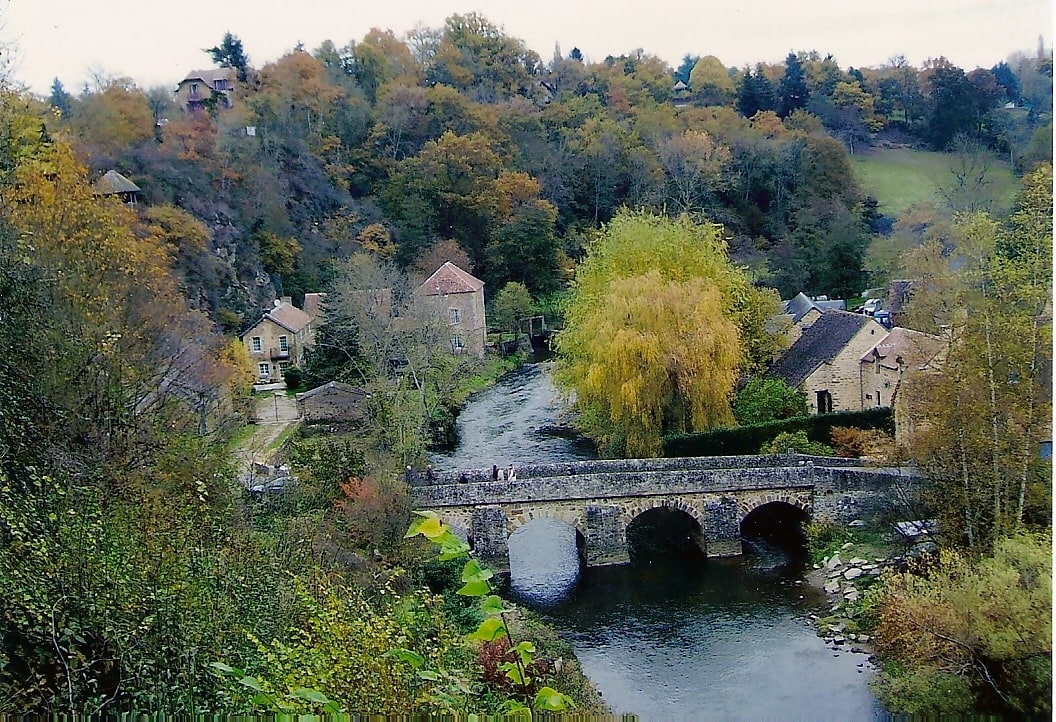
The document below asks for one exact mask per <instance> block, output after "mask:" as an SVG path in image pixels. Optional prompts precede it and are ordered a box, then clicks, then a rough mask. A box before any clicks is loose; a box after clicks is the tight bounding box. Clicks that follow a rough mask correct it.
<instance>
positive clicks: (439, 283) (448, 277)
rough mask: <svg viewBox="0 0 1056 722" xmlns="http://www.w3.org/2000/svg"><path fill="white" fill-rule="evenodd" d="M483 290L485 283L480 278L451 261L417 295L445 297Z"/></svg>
mask: <svg viewBox="0 0 1056 722" xmlns="http://www.w3.org/2000/svg"><path fill="white" fill-rule="evenodd" d="M483 288H484V282H483V281H481V280H480V279H479V278H474V277H473V276H471V275H470V274H468V273H466V272H465V271H463V270H462V269H461V268H459V267H458V266H456V265H455V264H453V263H451V261H445V262H444V265H442V266H440V268H438V269H436V272H435V273H434V274H433V275H431V276H429V278H427V279H425V281H424V282H423V283H422V285H421V286H419V287H418V289H417V290H416V291H415V293H416V294H418V295H420V296H445V295H447V294H449V293H476V292H477V291H479V290H481V289H483Z"/></svg>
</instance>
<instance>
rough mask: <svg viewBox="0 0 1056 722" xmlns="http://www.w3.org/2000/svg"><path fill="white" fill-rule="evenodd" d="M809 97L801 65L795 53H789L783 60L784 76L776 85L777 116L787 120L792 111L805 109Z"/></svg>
mask: <svg viewBox="0 0 1056 722" xmlns="http://www.w3.org/2000/svg"><path fill="white" fill-rule="evenodd" d="M809 97H810V91H809V90H808V89H807V81H806V78H805V77H804V74H803V63H801V62H799V56H797V55H796V54H795V53H789V54H788V57H787V58H785V74H784V76H783V77H782V78H781V81H780V82H779V83H778V84H777V114H778V115H779V116H780V117H782V118H787V117H788V116H790V115H791V114H792V111H794V110H798V109H799V108H802V107H805V106H806V104H807V99H808V98H809Z"/></svg>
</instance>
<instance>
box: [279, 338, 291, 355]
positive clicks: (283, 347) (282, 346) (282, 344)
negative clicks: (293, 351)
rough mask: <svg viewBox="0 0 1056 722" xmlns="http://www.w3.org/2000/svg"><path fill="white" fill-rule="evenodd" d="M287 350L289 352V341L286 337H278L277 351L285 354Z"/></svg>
mask: <svg viewBox="0 0 1056 722" xmlns="http://www.w3.org/2000/svg"><path fill="white" fill-rule="evenodd" d="M289 350H290V341H289V339H288V338H287V337H286V336H279V351H283V352H286V351H289Z"/></svg>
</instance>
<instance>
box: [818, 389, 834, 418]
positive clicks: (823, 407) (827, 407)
mask: <svg viewBox="0 0 1056 722" xmlns="http://www.w3.org/2000/svg"><path fill="white" fill-rule="evenodd" d="M817 397H818V413H819V414H831V413H832V394H830V393H829V392H828V391H818V392H817Z"/></svg>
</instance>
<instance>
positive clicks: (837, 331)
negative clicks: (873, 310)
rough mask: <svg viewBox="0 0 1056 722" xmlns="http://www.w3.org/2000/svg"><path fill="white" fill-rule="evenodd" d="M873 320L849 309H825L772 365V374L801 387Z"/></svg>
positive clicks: (790, 384) (789, 383) (791, 384)
mask: <svg viewBox="0 0 1056 722" xmlns="http://www.w3.org/2000/svg"><path fill="white" fill-rule="evenodd" d="M870 321H872V319H871V318H869V317H868V316H862V315H861V314H857V313H848V312H847V311H826V312H824V313H823V314H821V317H820V318H819V319H818V320H817V321H815V322H814V323H813V325H811V326H808V327H807V328H805V329H803V333H802V334H801V335H800V337H799V338H798V339H796V342H795V343H794V344H792V346H791V347H789V349H788V351H785V353H784V355H783V356H782V357H781V358H780V359H778V360H777V363H775V364H774V365H773V366H772V367H771V368H770V375H771V376H776V377H777V378H779V379H782V380H783V381H785V383H787V384H788V385H789V386H799V385H800V384H801V383H803V382H804V381H805V380H806V378H807V377H808V376H810V375H811V374H812V373H814V371H815V369H817V368H818V367H819V366H821V365H822V364H823V363H828V362H830V361H832V360H833V359H834V358H836V356H837V354H839V353H840V351H842V350H843V347H844V346H846V345H847V343H848V342H849V341H850V340H851V339H852V338H854V335H855V334H856V333H858V332H859V331H861V330H862V327H864V326H865V325H866V324H867V323H869V322H870Z"/></svg>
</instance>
